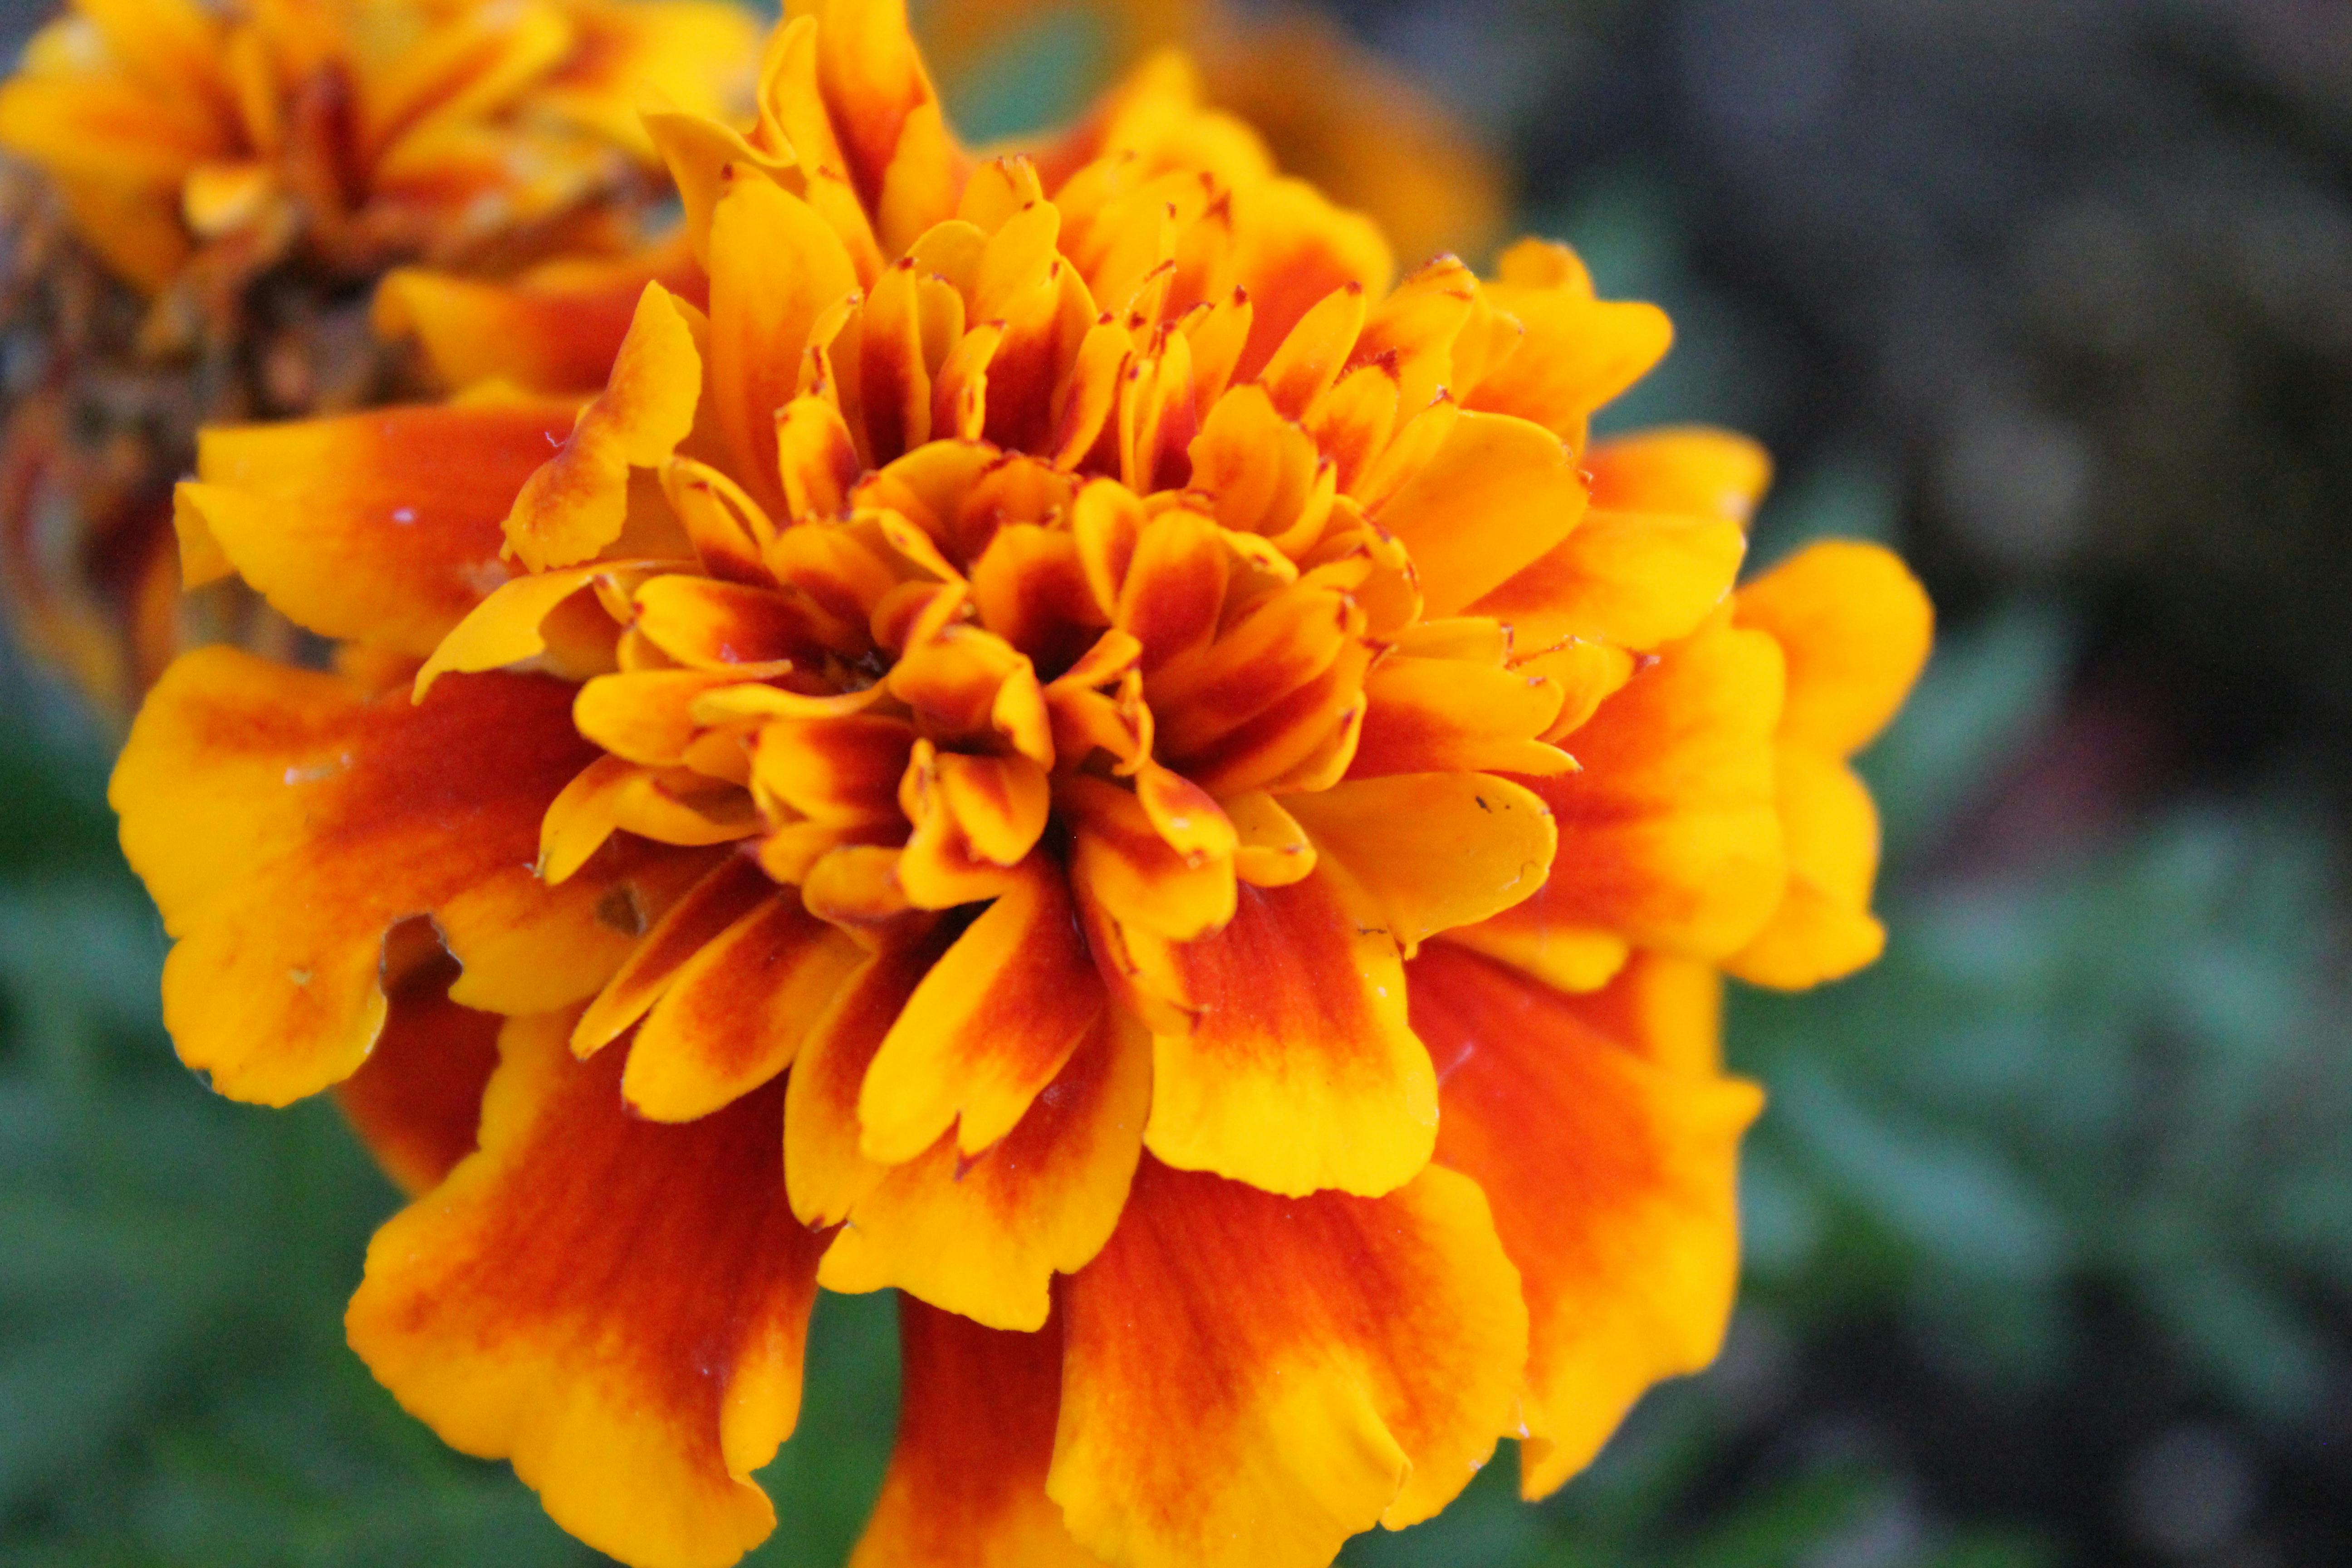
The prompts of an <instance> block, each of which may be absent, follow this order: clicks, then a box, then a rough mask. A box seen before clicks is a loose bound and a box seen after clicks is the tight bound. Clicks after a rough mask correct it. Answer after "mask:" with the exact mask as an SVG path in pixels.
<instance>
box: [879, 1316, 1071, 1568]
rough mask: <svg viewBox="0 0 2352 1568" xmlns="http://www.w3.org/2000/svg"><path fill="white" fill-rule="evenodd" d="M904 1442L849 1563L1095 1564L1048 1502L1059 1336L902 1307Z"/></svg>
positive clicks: (1052, 1567)
mask: <svg viewBox="0 0 2352 1568" xmlns="http://www.w3.org/2000/svg"><path fill="white" fill-rule="evenodd" d="M898 1367H899V1371H898V1447H896V1448H895V1449H893V1450H892V1451H891V1455H890V1468H889V1470H888V1472H887V1474H885V1475H884V1476H883V1478H882V1496H881V1499H880V1500H878V1501H877V1502H876V1503H875V1505H874V1517H873V1519H872V1520H871V1521H869V1522H868V1523H867V1524H866V1534H865V1536H864V1538H863V1539H861V1540H860V1541H859V1542H858V1543H857V1550H856V1552H854V1553H853V1554H852V1555H851V1557H850V1559H849V1568H1098V1562H1099V1560H1098V1559H1097V1558H1096V1557H1094V1556H1093V1555H1092V1554H1091V1553H1089V1552H1086V1551H1084V1550H1083V1549H1081V1548H1080V1547H1079V1546H1078V1544H1077V1543H1076V1542H1074V1541H1072V1540H1071V1539H1070V1532H1069V1531H1067V1530H1066V1529H1065V1528H1064V1527H1063V1524H1062V1510H1060V1509H1058V1508H1056V1507H1055V1506H1054V1504H1053V1503H1052V1502H1051V1501H1049V1500H1047V1499H1046V1496H1045V1468H1046V1466H1047V1464H1048V1462H1049V1461H1050V1460H1051V1459H1052V1458H1053V1454H1054V1424H1055V1415H1056V1413H1057V1412H1058V1411H1059V1409H1060V1407H1061V1402H1062V1330H1061V1325H1060V1324H1058V1323H1054V1324H1049V1325H1047V1326H1046V1327H1045V1329H1044V1330H1042V1331H1039V1332H1036V1333H1006V1332H1004V1331H1002V1330H997V1329H983V1328H982V1327H981V1326H980V1325H979V1324H977V1323H974V1322H972V1321H971V1320H970V1319H967V1318H962V1317H959V1316H957V1315H956V1314H955V1313H952V1312H941V1311H938V1310H934V1309H932V1308H929V1307H926V1306H924V1305H923V1304H922V1303H921V1302H920V1301H914V1300H900V1301H899V1303H898Z"/></svg>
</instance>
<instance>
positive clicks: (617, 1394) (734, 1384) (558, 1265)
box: [346, 1015, 824, 1568]
mask: <svg viewBox="0 0 2352 1568" xmlns="http://www.w3.org/2000/svg"><path fill="white" fill-rule="evenodd" d="M570 1028H571V1019H570V1018H569V1017H568V1016H561V1015H559V1016H551V1017H543V1018H534V1019H522V1020H517V1021H516V1022H514V1023H512V1024H509V1026H508V1027H507V1030H506V1033H505V1035H504V1036H503V1037H501V1039H500V1042H499V1054H500V1061H499V1070H498V1072H497V1074H496V1076H495V1077H493V1078H492V1079H491V1081H490V1087H489V1093H488V1098H487V1099H486V1100H485V1101H484V1103H483V1110H482V1147H481V1150H480V1152H478V1153H476V1154H474V1155H472V1156H471V1157H469V1158H468V1159H467V1161H466V1162H465V1163H463V1164H461V1165H460V1166H458V1168H457V1170H456V1171H455V1172H454V1173H452V1174H451V1175H450V1177H449V1179H448V1180H447V1181H446V1182H445V1183H444V1184H442V1185H441V1186H440V1187H438V1188H437V1189H436V1190H435V1191H434V1192H433V1193H432V1194H429V1195H428V1196H426V1197H425V1198H423V1199H421V1200H419V1201H418V1202H417V1203H415V1205H411V1206H410V1207H409V1208H408V1209H407V1210H405V1211H404V1212H403V1213H402V1214H400V1215H396V1216H394V1218H393V1219H392V1221H391V1222H390V1223H388V1224H387V1225H385V1226H384V1227H383V1230H381V1231H379V1232H378V1233H377V1235H376V1238H375V1240H374V1242H373V1244H371V1245H370V1247H369V1248H368V1266H367V1275H366V1278H365V1279H364V1280H363V1281H362V1284H361V1286H360V1289H359V1292H358V1294H356V1295H355V1296H353V1297H352V1305H351V1310H350V1313H349V1315H348V1317H347V1319H346V1326H347V1328H348V1330H349V1331H350V1335H351V1342H352V1348H353V1349H354V1350H356V1351H357V1352H359V1354H360V1356H361V1358H362V1360H363V1361H365V1362H366V1363H368V1366H369V1368H370V1370H372V1371H373V1373H375V1375H376V1376H377V1377H378V1378H379V1379H380V1380H382V1382H383V1384H384V1385H385V1386H386V1387H387V1388H390V1389H391V1390H392V1391H393V1394H394V1396H396V1397H397V1398H398V1399H399V1400H400V1402H401V1403H402V1405H404V1406H405V1407H406V1408H407V1409H408V1410H409V1411H410V1413H411V1414H413V1415H417V1416H418V1417H420V1418H421V1419H423V1420H424V1421H425V1423H426V1424H427V1425H429V1426H432V1427H433V1428H434V1429H435V1430H436V1432H438V1433H440V1434H441V1436H442V1437H443V1439H444V1440H445V1441H446V1442H448V1443H449V1444H450V1445H451V1446H452V1447H457V1448H458V1449H461V1450H463V1451H464V1452H466V1453H469V1454H475V1455H478V1456H480V1457H483V1458H508V1459H511V1460H512V1461H513V1464H514V1468H515V1473H516V1474H517V1475H518V1476H520V1478H521V1479H523V1480H524V1481H525V1482H527V1483H528V1484H529V1485H530V1486H531V1487H532V1488H533V1489H535V1490H537V1491H538V1492H539V1494H540V1497H541V1501H542V1502H543V1503H544V1504H545V1505H546V1508H547V1510H548V1512H549V1513H550V1514H551V1515H552V1516H553V1517H554V1519H555V1521H556V1522H557V1523H559V1524H561V1525H562V1526H563V1527H564V1528H565V1529H566V1530H568V1531H571V1532H572V1534H574V1535H576V1536H578V1537H579V1538H580V1539H581V1540H583V1541H584V1542H588V1543H589V1544H590V1545H592V1546H593V1547H596V1548H597V1549H599V1550H601V1551H604V1552H610V1553H612V1554H613V1555H614V1556H616V1557H619V1558H621V1559H623V1560H624V1561H625V1562H628V1563H636V1564H640V1565H642V1568H725V1565H726V1564H730V1563H733V1562H735V1561H736V1559H737V1558H739V1557H740V1556H741V1555H742V1553H743V1552H746V1551H748V1550H749V1549H750V1548H751V1547H752V1546H754V1545H756V1544H758V1543H759V1542H761V1540H762V1539H764V1538H765V1537H766V1536H767V1534H768V1532H769V1531H771V1530H772V1528H773V1527H774V1524H775V1510H773V1508H772V1507H771V1506H770V1504H769V1502H768V1499H767V1495H766V1494H765V1493H764V1492H762V1491H761V1489H760V1488H759V1486H758V1485H757V1484H756V1483H755V1482H754V1481H753V1480H752V1479H751V1473H752V1472H753V1471H754V1470H756V1469H758V1468H760V1467H761V1466H762V1465H764V1464H766V1463H767V1462H768V1461H769V1460H770V1459H772V1458H774V1457H775V1453H776V1449H777V1447H778V1446H779V1445H780V1444H781V1443H782V1440H783V1439H784V1438H785V1437H786V1436H789V1435H790V1433H791V1431H792V1428H793V1423H794V1421H795V1419H796V1418H797V1415H798V1411H799V1404H800V1385H801V1352H802V1347H803V1342H804V1341H805V1337H806V1333H807V1324H808V1313H809V1309H810V1307H811V1305H812V1304H813V1303H814V1299H815V1295H816V1261H817V1255H818V1252H819V1250H820V1249H821V1247H823V1245H824V1243H823V1239H822V1238H821V1237H817V1236H814V1235H813V1234H811V1233H810V1232H809V1231H807V1230H806V1229H804V1228H803V1226H801V1224H800V1223H799V1221H797V1220H796V1219H794V1218H793V1214H792V1210H791V1208H790V1206H789V1205H787V1204H786V1202H785V1199H784V1192H783V1179H782V1169H781V1167H780V1165H779V1163H778V1161H777V1158H776V1150H777V1144H778V1142H780V1140H781V1139H782V1100H783V1095H782V1089H781V1087H780V1086H779V1087H772V1088H770V1089H766V1090H764V1091H762V1092H760V1093H758V1094H755V1095H751V1096H750V1097H747V1098H746V1099H744V1100H739V1101H737V1102H736V1103H735V1104H734V1105H733V1106H730V1108H728V1109H727V1110H723V1111H720V1112H718V1113H717V1114H715V1115H712V1116H708V1117H705V1118H703V1119H702V1120H701V1121H697V1122H694V1123H693V1124H692V1125H690V1126H686V1127H663V1126H658V1125H656V1124H654V1123H651V1122H647V1121H640V1120H638V1119H636V1118H635V1117H632V1116H630V1115H629V1114H628V1113H627V1112H626V1111H625V1110H624V1109H623V1108H622V1105H621V1099H620V1077H621V1070H622V1062H621V1055H620V1053H619V1052H608V1053H606V1054H605V1055H604V1056H602V1057H599V1058H595V1059H593V1060H591V1061H587V1062H580V1061H576V1060H574V1059H573V1058H572V1053H571V1052H570V1050H569V1049H567V1048H566V1046H565V1043H564V1037H565V1036H566V1035H567V1034H568V1033H569V1032H570Z"/></svg>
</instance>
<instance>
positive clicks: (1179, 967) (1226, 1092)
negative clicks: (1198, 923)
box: [1123, 861, 1437, 1194]
mask: <svg viewBox="0 0 2352 1568" xmlns="http://www.w3.org/2000/svg"><path fill="white" fill-rule="evenodd" d="M1123 936H1124V939H1125V942H1126V947H1127V953H1128V956H1129V959H1131V960H1132V961H1133V962H1134V963H1136V964H1137V965H1138V966H1139V968H1140V970H1141V971H1142V973H1143V974H1144V975H1145V976H1146V984H1156V986H1157V987H1158V988H1159V990H1160V994H1163V995H1165V996H1166V997H1167V998H1168V999H1169V1000H1170V1001H1171V1002H1172V1003H1174V1004H1175V1005H1176V1006H1177V1007H1178V1008H1180V1009H1181V1010H1182V1012H1183V1013H1184V1014H1186V1015H1187V1016H1188V1018H1189V1026H1187V1027H1182V1028H1180V1029H1176V1030H1172V1031H1166V1032H1156V1033H1155V1035H1154V1037H1153V1039H1152V1100H1151V1121H1150V1127H1149V1128H1148V1129H1147V1130H1146V1131H1145V1134H1144V1142H1145V1143H1146V1144H1147V1145H1148V1146H1149V1147H1150V1150H1151V1152H1153V1153H1154V1154H1156V1155H1158V1156H1159V1157H1160V1159H1161V1160H1164V1161H1166V1162H1167V1163H1169V1164H1171V1165H1175V1166H1179V1167H1181V1168H1182V1169H1185V1170H1200V1171H1214V1172H1216V1173H1219V1174H1221V1175H1226V1176H1231V1177H1233V1178H1234V1180H1236V1181H1243V1182H1247V1183H1249V1184H1252V1185H1253V1186H1257V1187H1262V1188H1264V1189H1265V1190H1266V1191H1267V1192H1272V1193H1289V1194H1300V1193H1309V1192H1314V1191H1316V1190H1317V1189H1318V1188H1322V1187H1339V1188H1340V1189H1342V1190H1344V1191H1347V1192H1351V1193H1361V1194H1378V1193H1385V1192H1388V1191H1390V1190H1391V1189H1392V1188H1395V1187H1397V1186H1399V1185H1401V1184H1403V1183H1404V1182H1406V1181H1407V1180H1409V1179H1410V1178H1411V1177H1412V1174H1413V1173H1414V1172H1416V1171H1418V1170H1420V1169H1421V1167H1422V1166H1423V1164H1424V1163H1427V1161H1428V1159H1429V1151H1430V1148H1431V1145H1432V1142H1433V1139H1434V1137H1435V1134H1436V1121H1437V1085H1436V1080H1435V1079H1433V1077H1432V1076H1431V1072H1430V1066H1429V1053H1428V1052H1427V1051H1425V1050H1423V1049H1422V1046H1421V1042H1420V1041H1419V1040H1416V1039H1414V1038H1413V1036H1412V1029H1411V1028H1410V1027H1408V1026H1407V1025H1406V1023H1405V1016H1404V968H1403V965H1402V963H1400V962H1399V960H1398V957H1397V945H1396V943H1395V942H1394V941H1392V940H1391V937H1390V935H1389V933H1388V931H1387V930H1386V929H1385V928H1384V927H1383V925H1382V923H1381V915H1380V912H1379V910H1378V909H1377V908H1376V907H1375V906H1373V905H1372V903H1371V901H1370V899H1369V897H1368V896H1367V895H1366V894H1365V893H1363V892H1362V891H1361V890H1360V889H1355V888H1352V887H1349V885H1348V884H1347V883H1346V881H1345V880H1344V879H1343V878H1342V877H1341V875H1340V874H1339V873H1338V872H1337V871H1335V870H1334V869H1333V868H1331V867H1330V866H1329V865H1328V862H1323V861H1318V864H1317V866H1316V869H1315V872H1314V874H1313V875H1311V876H1308V877H1307V878H1305V879H1301V880H1300V881H1297V882H1296V883H1293V884H1291V885H1290V886H1288V887H1284V888H1257V887H1251V886H1246V885H1244V886H1243V887H1242V888H1241V889H1239V892H1238V894H1237V896H1236V908H1235V910H1234V918H1233V920H1232V921H1231V922H1230V923H1228V924H1227V925H1226V926H1225V927H1224V929H1223V930H1222V931H1218V932H1217V933H1216V934H1215V935H1214V936H1211V937H1205V938H1203V939H1202V940H1201V941H1198V942H1165V941H1162V940H1161V939H1160V938H1157V937H1153V936H1150V935H1148V934H1146V933H1144V932H1142V931H1137V930H1134V929H1132V928H1129V929H1128V930H1127V931H1124V932H1123Z"/></svg>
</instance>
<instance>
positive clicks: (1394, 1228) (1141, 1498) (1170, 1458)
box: [1046, 1160, 1528, 1568]
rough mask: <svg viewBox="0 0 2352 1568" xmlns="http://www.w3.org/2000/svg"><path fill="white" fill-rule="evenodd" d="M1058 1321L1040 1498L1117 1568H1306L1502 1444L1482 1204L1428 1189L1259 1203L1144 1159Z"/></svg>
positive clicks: (1451, 1189) (1414, 1507)
mask: <svg viewBox="0 0 2352 1568" xmlns="http://www.w3.org/2000/svg"><path fill="white" fill-rule="evenodd" d="M1063 1300H1064V1304H1065V1306H1066V1317H1065V1318H1064V1332H1065V1334H1066V1336H1067V1350H1066V1352H1065V1357H1064V1372H1063V1380H1062V1411H1061V1425H1060V1428H1059V1432H1058V1434H1057V1436H1056V1439H1055V1451H1054V1464H1053V1469H1052V1472H1051V1474H1050V1476H1049V1478H1048V1479H1047V1482H1046V1490H1047V1492H1048V1494H1049V1495H1050V1496H1052V1497H1053V1498H1054V1499H1055V1500H1056V1501H1058V1502H1059V1503H1060V1504H1061V1505H1062V1510H1063V1514H1064V1517H1065V1518H1066V1520H1067V1521H1068V1522H1069V1527H1070V1531H1071V1533H1072V1534H1073V1535H1075V1536H1076V1538H1077V1539H1078V1541H1079V1542H1080V1543H1081V1544H1083V1545H1085V1546H1087V1547H1088V1548H1089V1549H1091V1550H1092V1551H1094V1552H1097V1554H1099V1555H1101V1556H1102V1557H1104V1558H1106V1559H1108V1560H1109V1561H1111V1562H1115V1563H1129V1564H1133V1565H1134V1568H1227V1565H1231V1568H1321V1565H1322V1564H1325V1563H1328V1562H1330V1561H1331V1559H1332V1557H1333V1556H1334V1555H1335V1554H1336V1553H1337V1552H1339V1546H1340V1543H1341V1542H1343V1541H1345V1540H1346V1539H1347V1537H1349V1535H1352V1534H1354V1533H1356V1532H1357V1531H1363V1530H1369V1529H1370V1528H1371V1527H1372V1526H1373V1525H1374V1524H1375V1523H1386V1524H1388V1525H1390V1526H1391V1527H1392V1528H1398V1527H1402V1526H1403V1525H1406V1524H1410V1523H1412V1522H1414V1521H1418V1520H1421V1519H1424V1518H1427V1517H1428V1516H1429V1515H1431V1514H1433V1513H1435V1512H1436V1511H1437V1510H1439V1509H1441V1508H1443V1507H1444V1505H1445V1503H1446V1502H1448V1501H1449V1500H1452V1498H1453V1497H1454V1494H1455V1493H1456V1492H1458V1491H1459V1490H1460V1489H1462V1487H1463V1486H1464V1485H1465V1483H1466V1482H1467V1481H1468V1480H1469V1479H1470V1477H1471V1475H1472V1473H1473V1472H1475V1470H1476V1469H1477V1468H1478V1467H1479V1466H1480V1465H1481V1464H1483V1463H1484V1462H1485V1461H1486V1457H1487V1455H1488V1454H1489V1453H1490V1452H1492V1450H1493V1448H1494V1445H1495V1441H1496V1437H1497V1436H1500V1435H1501V1434H1502V1433H1503V1432H1504V1431H1505V1430H1506V1429H1507V1428H1508V1427H1509V1426H1511V1424H1512V1422H1513V1420H1514V1414H1513V1394H1514V1390H1515V1387H1516V1384H1517V1381H1518V1375H1519V1369H1520V1367H1521V1365H1522V1364H1523V1363H1524V1360H1525V1357H1526V1353H1527V1331H1528V1319H1527V1312H1526V1309H1525V1308H1524V1307H1523V1306H1522V1305H1521V1304H1520V1300H1519V1292H1518V1280H1517V1275H1516V1272H1515V1271H1514V1269H1513V1268H1512V1267H1511V1265H1510V1263H1509V1262H1508V1261H1507V1259H1506V1258H1505V1257H1504V1254H1503V1249H1502V1247H1501V1245H1500V1244H1499V1243H1498V1242H1497V1241H1496V1236H1495V1230H1494V1226H1493V1223H1492V1221H1491V1220H1490V1219H1489V1217H1488V1215H1487V1208H1486V1202H1485V1200H1484V1199H1483V1198H1482V1197H1481V1196H1480V1195H1479V1193H1478V1190H1477V1188H1476V1187H1475V1185H1473V1184H1471V1183H1470V1182H1469V1181H1468V1180H1467V1179H1465V1178H1464V1177H1462V1176H1460V1175H1457V1174H1455V1173H1453V1172H1451V1171H1443V1170H1435V1169H1432V1170H1429V1171H1425V1172H1423V1173H1422V1174H1421V1175H1420V1176H1419V1177H1417V1178H1415V1180H1414V1181H1413V1182H1412V1183H1411V1184H1409V1185H1407V1186H1405V1187H1403V1188H1402V1189H1400V1190H1398V1191H1396V1192H1393V1193H1391V1194H1388V1195H1387V1196H1386V1197H1381V1198H1360V1197H1350V1196H1348V1195H1346V1194H1339V1193H1318V1194H1315V1195H1313V1196H1311V1197H1300V1198H1283V1197H1277V1196H1276V1195H1274V1194H1270V1193H1265V1192H1261V1191H1259V1190H1257V1189H1256V1188H1255V1187H1251V1186H1246V1185H1244V1184H1241V1183H1238V1182H1228V1181H1223V1180H1221V1179H1220V1178H1218V1177H1215V1176H1208V1175H1199V1174H1193V1173H1186V1172H1181V1171H1174V1170H1171V1169H1169V1168H1168V1167H1166V1166H1164V1165H1162V1164H1160V1163H1158V1162H1156V1161H1152V1160H1146V1161H1145V1162H1144V1163H1143V1165H1142V1166H1141V1168H1140V1169H1139V1170H1138V1172H1137V1173H1136V1178H1135V1186H1134V1190H1133V1192H1132V1193H1131V1194H1130V1195H1129V1200H1128V1208H1127V1213H1126V1214H1125V1215H1123V1216H1122V1217H1121V1219H1120V1222H1119V1226H1118V1231H1117V1232H1116V1233H1115V1234H1114V1235H1113V1236H1112V1237H1111V1241H1110V1245H1109V1246H1108V1247H1105V1248H1104V1249H1103V1252H1102V1255H1101V1256H1100V1257H1098V1258H1096V1259H1095V1261H1094V1262H1093V1263H1092V1264H1090V1265H1088V1266H1087V1268H1085V1269H1084V1270H1082V1271H1080V1272H1079V1273H1078V1274H1077V1275H1076V1277H1075V1278H1073V1279H1071V1281H1070V1283H1069V1286H1068V1288H1067V1289H1066V1292H1065V1293H1064V1297H1063ZM1171 1434H1181V1441H1171V1440H1169V1435H1171Z"/></svg>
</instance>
